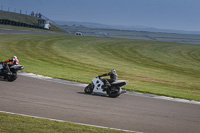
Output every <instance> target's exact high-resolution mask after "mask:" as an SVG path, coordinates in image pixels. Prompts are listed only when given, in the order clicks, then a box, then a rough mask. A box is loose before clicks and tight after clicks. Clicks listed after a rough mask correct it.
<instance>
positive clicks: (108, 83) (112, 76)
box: [98, 71, 118, 90]
mask: <svg viewBox="0 0 200 133" xmlns="http://www.w3.org/2000/svg"><path fill="white" fill-rule="evenodd" d="M105 76H110V79H102V81H103V82H104V85H105V86H104V90H106V89H108V88H109V87H110V86H111V83H112V82H114V81H116V80H118V75H117V73H116V71H111V72H109V73H105V74H103V75H99V76H98V77H105Z"/></svg>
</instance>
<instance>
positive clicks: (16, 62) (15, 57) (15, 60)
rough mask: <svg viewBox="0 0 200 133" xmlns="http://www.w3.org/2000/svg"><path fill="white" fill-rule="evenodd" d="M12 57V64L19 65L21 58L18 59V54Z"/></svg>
mask: <svg viewBox="0 0 200 133" xmlns="http://www.w3.org/2000/svg"><path fill="white" fill-rule="evenodd" d="M11 59H12V64H13V65H18V64H19V60H18V59H17V56H13V57H11Z"/></svg>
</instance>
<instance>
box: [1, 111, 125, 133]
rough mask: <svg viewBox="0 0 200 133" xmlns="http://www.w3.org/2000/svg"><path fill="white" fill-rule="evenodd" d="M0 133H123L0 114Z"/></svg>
mask: <svg viewBox="0 0 200 133" xmlns="http://www.w3.org/2000/svg"><path fill="white" fill-rule="evenodd" d="M0 132H1V133H125V131H117V130H110V129H104V128H96V127H91V126H85V125H79V124H74V123H69V122H58V121H52V120H47V119H41V118H33V117H27V116H20V115H14V114H7V113H0Z"/></svg>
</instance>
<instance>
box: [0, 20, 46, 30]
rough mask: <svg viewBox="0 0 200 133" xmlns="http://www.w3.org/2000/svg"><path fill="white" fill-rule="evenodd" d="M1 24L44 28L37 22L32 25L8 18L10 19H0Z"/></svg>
mask: <svg viewBox="0 0 200 133" xmlns="http://www.w3.org/2000/svg"><path fill="white" fill-rule="evenodd" d="M0 24H4V25H13V26H21V27H29V28H39V29H44V28H42V27H39V26H38V25H36V24H35V25H34V24H33V25H31V24H26V23H22V22H16V21H11V20H8V19H0Z"/></svg>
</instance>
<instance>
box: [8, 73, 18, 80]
mask: <svg viewBox="0 0 200 133" xmlns="http://www.w3.org/2000/svg"><path fill="white" fill-rule="evenodd" d="M17 77H18V75H17V73H13V74H12V75H10V76H7V80H8V81H9V82H13V81H15V80H16V79H17Z"/></svg>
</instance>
